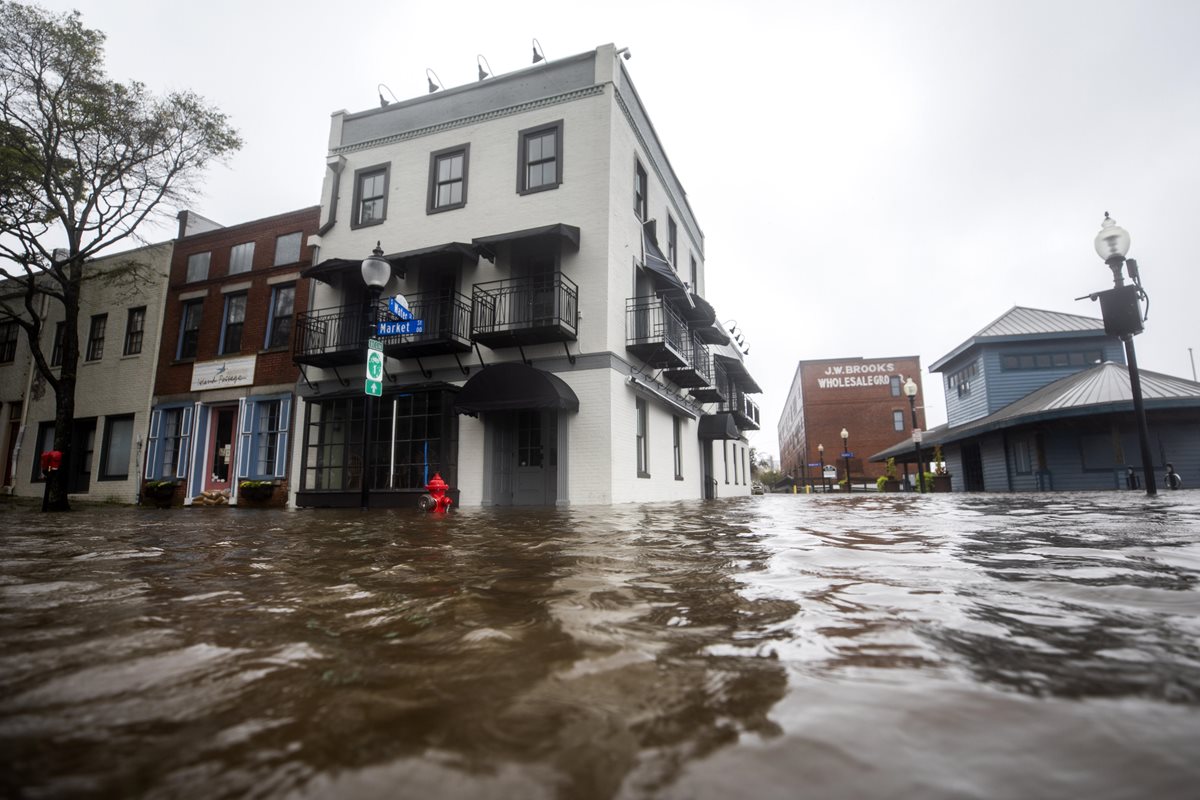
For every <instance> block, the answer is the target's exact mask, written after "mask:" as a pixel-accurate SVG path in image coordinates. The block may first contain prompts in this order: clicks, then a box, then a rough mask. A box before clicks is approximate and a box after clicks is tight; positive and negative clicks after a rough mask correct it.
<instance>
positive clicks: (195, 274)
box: [187, 253, 212, 283]
mask: <svg viewBox="0 0 1200 800" xmlns="http://www.w3.org/2000/svg"><path fill="white" fill-rule="evenodd" d="M211 257H212V253H192V254H191V255H190V256H188V260H187V282H188V283H193V282H195V281H202V280H204V279H205V278H207V277H208V262H209V259H210V258H211Z"/></svg>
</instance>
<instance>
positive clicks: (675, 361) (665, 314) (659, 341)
mask: <svg viewBox="0 0 1200 800" xmlns="http://www.w3.org/2000/svg"><path fill="white" fill-rule="evenodd" d="M691 347H692V339H691V337H690V336H689V334H688V327H687V324H686V323H685V322H684V321H683V318H682V317H681V316H680V315H679V312H677V311H676V310H675V309H674V308H673V307H672V306H671V304H670V303H667V302H665V301H664V300H663V299H662V298H661V297H631V298H629V299H628V300H626V301H625V349H627V350H629V351H630V352H632V353H634V354H636V355H637V356H638V357H639V358H641V359H642V360H643V361H645V362H646V363H648V364H650V365H652V366H657V367H667V368H677V367H682V366H684V365H686V364H687V363H688V359H689V357H690V356H691Z"/></svg>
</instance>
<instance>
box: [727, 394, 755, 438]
mask: <svg viewBox="0 0 1200 800" xmlns="http://www.w3.org/2000/svg"><path fill="white" fill-rule="evenodd" d="M731 400H732V402H730V403H729V404H728V406H722V408H721V410H722V411H730V412H732V413H733V423H734V424H735V425H737V426H738V430H741V431H756V430H758V427H759V413H758V405H757V404H755V402H754V401H753V400H751V399H750V398H749V397H747V396H746V393H745V392H743V391H742V390H741V389H740V388H738V387H736V386H735V387H733V388H732V397H731Z"/></svg>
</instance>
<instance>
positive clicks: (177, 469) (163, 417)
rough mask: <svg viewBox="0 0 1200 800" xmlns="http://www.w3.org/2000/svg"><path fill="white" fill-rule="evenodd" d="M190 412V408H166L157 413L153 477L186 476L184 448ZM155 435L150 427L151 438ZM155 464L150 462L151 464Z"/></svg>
mask: <svg viewBox="0 0 1200 800" xmlns="http://www.w3.org/2000/svg"><path fill="white" fill-rule="evenodd" d="M191 415H192V410H191V409H190V408H168V409H165V410H163V411H161V412H159V417H160V419H159V429H158V431H157V434H158V439H159V440H158V443H157V448H158V454H159V459H161V460H160V461H158V470H157V475H155V477H161V478H182V477H183V476H184V475H185V474H186V467H187V461H186V459H187V448H186V447H185V446H184V445H185V443H186V442H187V438H188V432H189V431H188V428H189V422H190V420H191ZM154 434H155V431H154V430H153V425H151V436H153V435H154ZM154 463H155V462H154V461H153V460H152V461H151V464H154Z"/></svg>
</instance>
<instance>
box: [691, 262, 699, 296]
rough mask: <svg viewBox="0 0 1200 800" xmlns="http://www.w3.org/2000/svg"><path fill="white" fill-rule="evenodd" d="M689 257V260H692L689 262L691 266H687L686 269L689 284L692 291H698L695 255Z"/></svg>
mask: <svg viewBox="0 0 1200 800" xmlns="http://www.w3.org/2000/svg"><path fill="white" fill-rule="evenodd" d="M689 258H690V259H691V262H692V263H691V267H690V268H689V270H688V275H689V276H690V278H689V280H690V285H691V288H692V291H693V292H698V291H700V290H699V288H698V286H699V284H697V283H696V279H697V272H696V257H695V256H689Z"/></svg>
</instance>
